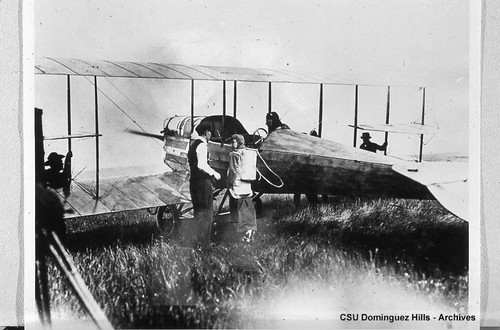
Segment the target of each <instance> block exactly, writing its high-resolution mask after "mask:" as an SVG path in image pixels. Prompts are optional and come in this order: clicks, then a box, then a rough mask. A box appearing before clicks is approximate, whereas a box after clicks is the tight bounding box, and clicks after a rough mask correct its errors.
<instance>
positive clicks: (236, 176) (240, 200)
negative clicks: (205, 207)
mask: <svg viewBox="0 0 500 330" xmlns="http://www.w3.org/2000/svg"><path fill="white" fill-rule="evenodd" d="M231 148H232V149H233V151H231V152H230V153H229V168H228V170H227V182H228V189H229V209H230V213H231V220H232V221H234V222H236V223H237V225H236V232H237V233H238V234H243V237H242V240H243V241H244V242H248V243H249V242H251V241H253V239H254V234H255V232H256V231H257V220H256V216H255V208H254V205H253V201H252V186H251V183H250V182H248V181H244V180H243V179H242V166H243V164H242V159H243V153H244V152H245V139H244V137H243V135H240V134H233V135H232V136H231Z"/></svg>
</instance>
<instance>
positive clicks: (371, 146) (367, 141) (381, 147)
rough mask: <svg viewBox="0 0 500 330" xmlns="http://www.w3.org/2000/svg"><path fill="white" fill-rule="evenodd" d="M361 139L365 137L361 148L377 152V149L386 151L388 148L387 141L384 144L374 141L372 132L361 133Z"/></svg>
mask: <svg viewBox="0 0 500 330" xmlns="http://www.w3.org/2000/svg"><path fill="white" fill-rule="evenodd" d="M361 139H363V143H362V144H361V145H360V146H359V148H360V149H363V150H367V151H371V152H375V153H376V152H377V150H381V151H384V150H386V149H387V142H384V144H382V145H378V144H376V143H373V142H371V141H370V139H371V136H370V133H368V132H364V133H363V134H361Z"/></svg>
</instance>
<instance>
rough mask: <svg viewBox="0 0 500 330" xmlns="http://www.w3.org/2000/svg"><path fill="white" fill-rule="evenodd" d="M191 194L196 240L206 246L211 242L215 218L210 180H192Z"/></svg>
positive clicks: (190, 184)
mask: <svg viewBox="0 0 500 330" xmlns="http://www.w3.org/2000/svg"><path fill="white" fill-rule="evenodd" d="M189 192H190V194H191V201H192V203H193V214H194V222H195V223H194V225H195V226H196V229H194V233H193V234H194V236H195V240H196V241H199V242H201V243H204V244H208V243H209V241H210V230H211V227H212V226H211V224H212V218H213V208H214V207H213V202H214V193H213V190H212V182H211V181H210V178H191V180H190V181H189Z"/></svg>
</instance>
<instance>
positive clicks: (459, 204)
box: [392, 162, 469, 221]
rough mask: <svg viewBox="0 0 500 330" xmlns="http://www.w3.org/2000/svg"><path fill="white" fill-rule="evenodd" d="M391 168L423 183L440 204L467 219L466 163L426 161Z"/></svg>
mask: <svg viewBox="0 0 500 330" xmlns="http://www.w3.org/2000/svg"><path fill="white" fill-rule="evenodd" d="M392 169H393V170H394V171H396V172H398V173H400V174H402V175H404V176H406V177H408V178H410V179H412V180H414V181H416V182H419V183H421V184H423V185H425V186H426V187H427V188H428V189H429V191H430V192H431V194H433V195H434V197H435V198H436V199H437V201H438V202H439V203H441V205H443V206H444V207H445V208H446V209H448V210H449V211H450V212H451V213H453V214H455V215H456V216H458V217H460V218H462V219H464V220H465V221H469V220H468V219H469V205H468V201H469V196H468V191H469V189H468V184H467V178H468V164H467V163H464V162H427V163H415V164H411V165H406V164H405V165H401V164H398V165H394V166H393V167H392Z"/></svg>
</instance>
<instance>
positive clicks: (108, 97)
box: [85, 76, 161, 145]
mask: <svg viewBox="0 0 500 330" xmlns="http://www.w3.org/2000/svg"><path fill="white" fill-rule="evenodd" d="M85 79H87V81H88V82H89V83H90V84H91V85H92V86H94V83H93V82H92V81H91V80H90V78H89V77H87V76H85ZM106 81H108V82H109V80H106ZM109 83H110V82H109ZM110 84H111V86H113V87H114V88H116V89H117V90H118V91H119V92H120V93H121V94H122V95H123V93H122V92H121V91H120V90H119V89H118V88H117V87H116V86H115V85H113V84H112V83H110ZM97 89H98V90H99V92H101V94H102V95H104V97H106V98H107V99H108V100H109V101H110V102H111V103H113V105H114V106H116V107H117V108H118V109H119V110H120V111H121V112H122V113H123V114H124V115H125V116H127V118H128V119H130V120H131V121H132V122H133V123H134V124H135V125H136V126H137V127H139V129H140V130H141V131H143V132H144V133H146V134H147V133H148V131H146V129H144V128H143V127H142V126H141V125H140V124H139V123H138V122H137V121H136V120H135V119H134V118H132V116H130V115H129V114H128V113H127V112H126V111H125V110H124V109H123V108H122V107H120V106H119V105H118V104H117V103H116V102H115V101H114V100H112V99H111V97H110V96H109V95H107V94H106V93H104V91H103V90H102V89H101V88H99V87H97ZM126 99H127V100H128V101H129V102H131V103H132V104H133V102H132V101H130V100H129V99H128V98H126ZM135 106H136V105H135ZM136 107H137V106H136ZM138 109H139V108H138ZM139 110H140V109H139ZM149 138H150V139H151V140H153V141H155V143H159V144H160V145H161V143H160V142H159V141H158V140H156V139H154V138H152V137H149Z"/></svg>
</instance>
